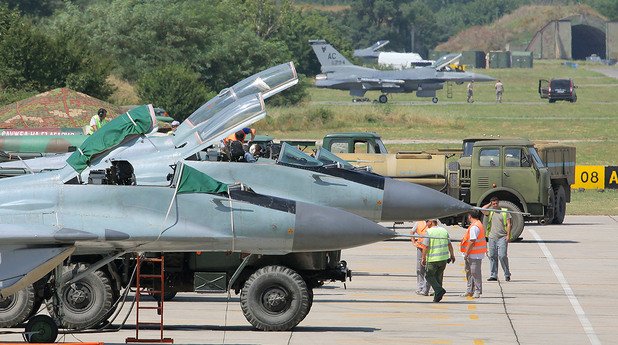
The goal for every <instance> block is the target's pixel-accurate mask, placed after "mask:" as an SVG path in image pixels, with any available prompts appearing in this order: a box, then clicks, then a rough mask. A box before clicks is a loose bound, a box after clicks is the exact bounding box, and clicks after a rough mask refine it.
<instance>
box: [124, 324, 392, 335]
mask: <svg viewBox="0 0 618 345" xmlns="http://www.w3.org/2000/svg"><path fill="white" fill-rule="evenodd" d="M123 329H128V330H132V329H135V324H125V327H124V328H123ZM139 329H140V330H155V331H156V330H158V329H159V327H158V326H152V327H149V326H140V328H139ZM380 330H381V329H380V328H373V327H303V326H296V327H294V329H292V332H294V333H298V332H352V333H358V332H362V333H373V332H376V331H380ZM165 331H198V332H201V331H226V332H247V331H256V332H257V330H256V329H255V328H253V326H250V325H247V326H220V325H172V324H168V323H166V324H165Z"/></svg>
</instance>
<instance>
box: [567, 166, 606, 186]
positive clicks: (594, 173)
mask: <svg viewBox="0 0 618 345" xmlns="http://www.w3.org/2000/svg"><path fill="white" fill-rule="evenodd" d="M571 188H575V189H578V188H584V189H605V167H604V166H602V165H576V166H575V183H573V185H571Z"/></svg>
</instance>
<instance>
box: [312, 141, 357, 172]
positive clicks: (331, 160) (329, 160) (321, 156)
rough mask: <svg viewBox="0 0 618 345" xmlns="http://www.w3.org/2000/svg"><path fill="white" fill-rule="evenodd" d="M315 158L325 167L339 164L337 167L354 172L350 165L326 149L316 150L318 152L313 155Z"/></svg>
mask: <svg viewBox="0 0 618 345" xmlns="http://www.w3.org/2000/svg"><path fill="white" fill-rule="evenodd" d="M315 158H316V159H318V160H319V161H320V162H322V163H324V164H325V165H330V164H337V163H339V165H340V166H341V167H342V168H343V169H347V170H354V166H353V165H352V164H350V163H348V162H346V161H345V160H343V159H341V158H339V157H337V156H335V155H334V154H333V153H332V152H330V151H328V150H327V149H325V148H323V147H320V149H319V150H318V152H317V153H316V155H315Z"/></svg>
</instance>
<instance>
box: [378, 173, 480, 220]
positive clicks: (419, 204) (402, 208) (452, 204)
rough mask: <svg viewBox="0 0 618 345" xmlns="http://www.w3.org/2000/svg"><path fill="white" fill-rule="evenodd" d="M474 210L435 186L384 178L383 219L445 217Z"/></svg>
mask: <svg viewBox="0 0 618 345" xmlns="http://www.w3.org/2000/svg"><path fill="white" fill-rule="evenodd" d="M470 210H472V206H470V205H468V204H466V203H464V202H462V201H459V200H457V199H455V198H453V197H450V196H448V195H446V194H444V193H441V192H438V191H436V190H434V189H431V188H428V187H425V186H421V185H419V184H416V183H410V182H403V181H398V180H395V179H386V180H385V181H384V201H383V203H382V221H410V220H422V219H430V218H442V217H447V216H452V215H456V214H460V213H464V212H468V211H470Z"/></svg>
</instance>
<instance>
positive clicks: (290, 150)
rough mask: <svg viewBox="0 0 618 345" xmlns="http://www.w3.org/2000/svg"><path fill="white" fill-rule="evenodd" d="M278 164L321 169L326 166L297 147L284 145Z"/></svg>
mask: <svg viewBox="0 0 618 345" xmlns="http://www.w3.org/2000/svg"><path fill="white" fill-rule="evenodd" d="M277 163H282V164H290V165H297V166H304V167H319V166H322V165H324V164H323V163H322V162H320V161H319V160H317V159H315V158H313V157H311V156H309V155H308V154H306V153H304V152H303V151H301V150H299V149H297V148H296V147H294V146H292V145H290V144H288V143H283V144H282V145H281V152H280V153H279V159H278V160H277Z"/></svg>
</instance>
